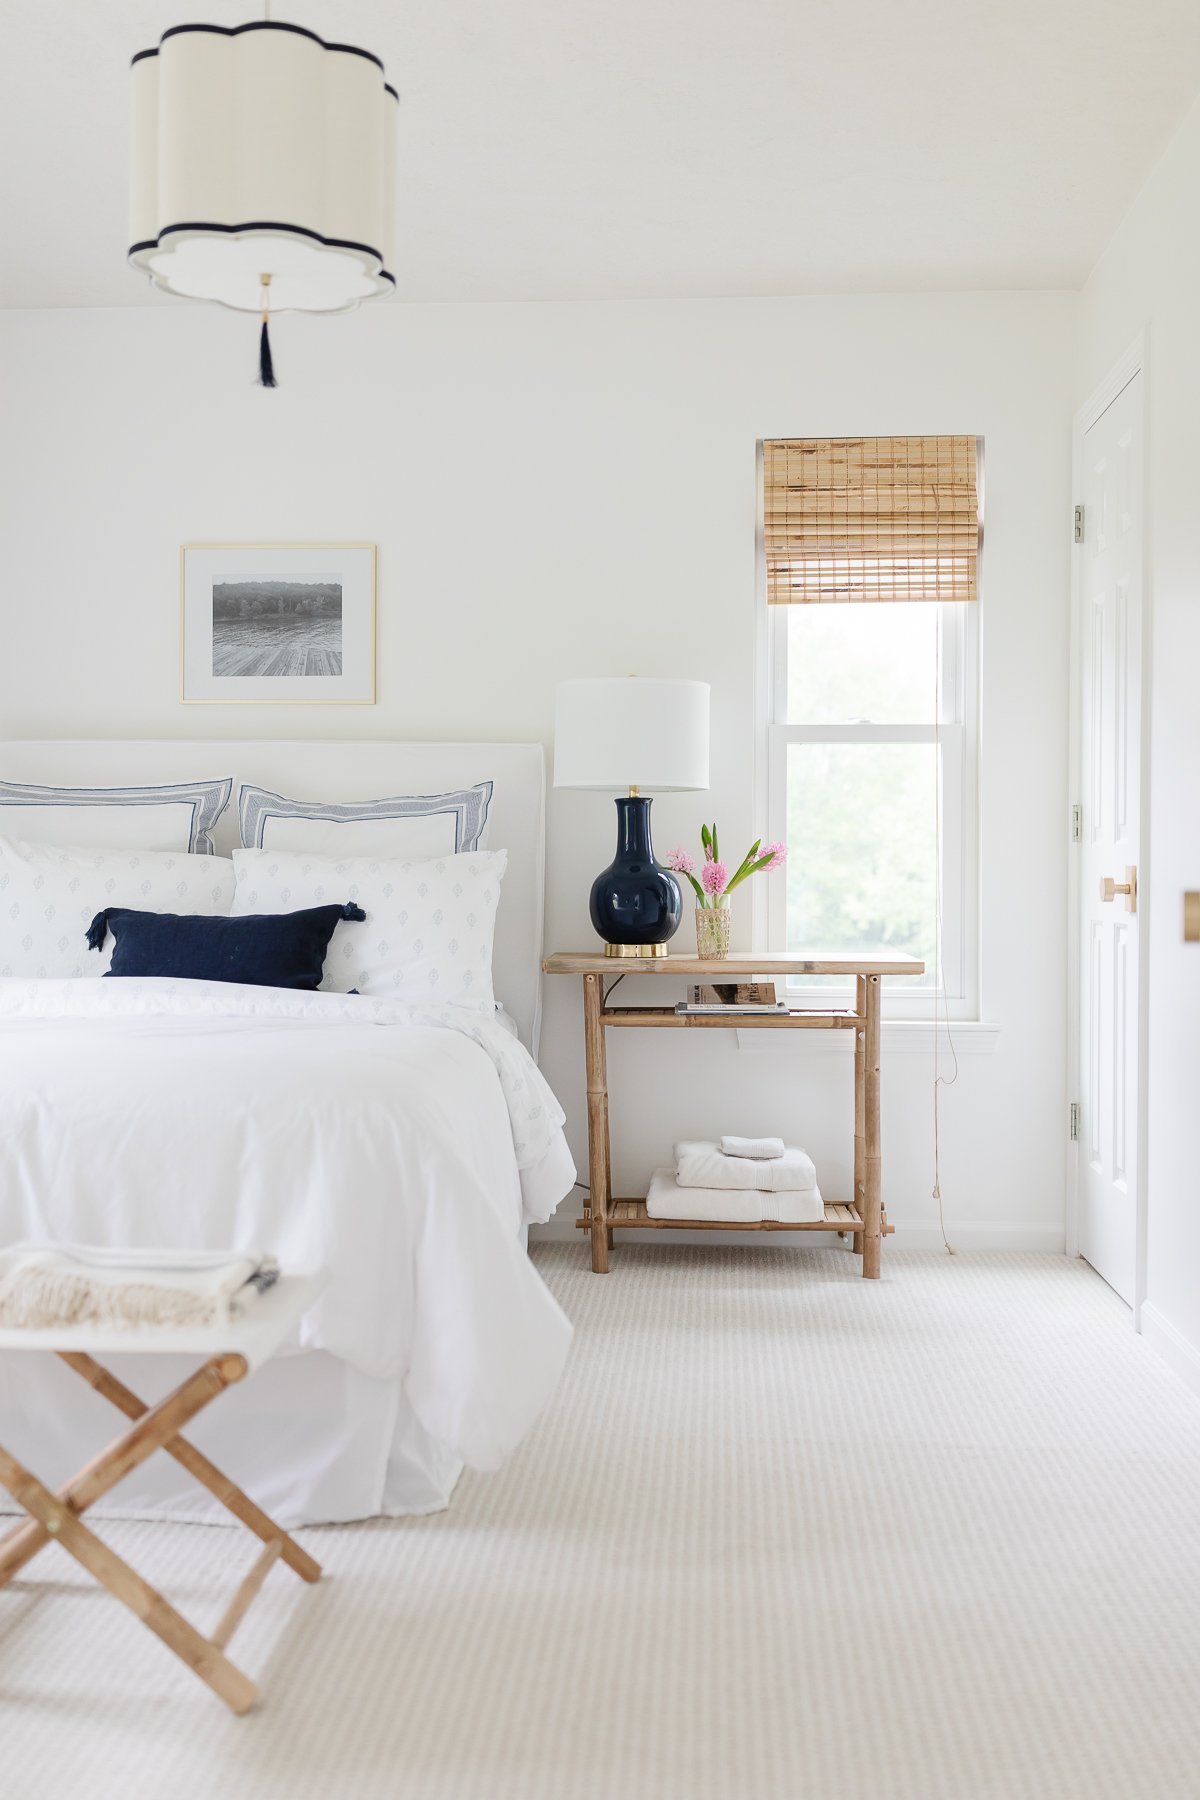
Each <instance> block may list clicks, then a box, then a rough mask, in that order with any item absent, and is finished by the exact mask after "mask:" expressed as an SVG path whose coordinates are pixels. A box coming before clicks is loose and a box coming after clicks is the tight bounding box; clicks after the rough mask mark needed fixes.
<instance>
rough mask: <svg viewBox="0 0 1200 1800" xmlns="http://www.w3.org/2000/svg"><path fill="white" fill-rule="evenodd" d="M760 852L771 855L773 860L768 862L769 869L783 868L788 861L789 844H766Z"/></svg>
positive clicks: (762, 854) (763, 854)
mask: <svg viewBox="0 0 1200 1800" xmlns="http://www.w3.org/2000/svg"><path fill="white" fill-rule="evenodd" d="M758 854H759V855H760V856H769V857H770V859H771V860H770V862H769V863H768V864H767V867H768V869H781V868H782V867H783V865H784V863H785V862H786V861H787V845H786V844H764V845H763V847H762V849H761V850H760V851H759V853H758Z"/></svg>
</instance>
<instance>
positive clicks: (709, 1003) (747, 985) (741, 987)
mask: <svg viewBox="0 0 1200 1800" xmlns="http://www.w3.org/2000/svg"><path fill="white" fill-rule="evenodd" d="M787 1010H788V1004H787V1001H786V1000H777V999H776V998H775V983H774V982H773V981H718V982H715V983H708V984H706V985H704V986H700V985H698V984H693V985H692V986H691V987H689V988H688V997H687V999H686V1000H680V1001H679V1002H678V1003H677V1005H676V1007H675V1011H676V1012H677V1013H731V1012H735V1013H745V1014H747V1015H749V1014H752V1013H785V1012H787Z"/></svg>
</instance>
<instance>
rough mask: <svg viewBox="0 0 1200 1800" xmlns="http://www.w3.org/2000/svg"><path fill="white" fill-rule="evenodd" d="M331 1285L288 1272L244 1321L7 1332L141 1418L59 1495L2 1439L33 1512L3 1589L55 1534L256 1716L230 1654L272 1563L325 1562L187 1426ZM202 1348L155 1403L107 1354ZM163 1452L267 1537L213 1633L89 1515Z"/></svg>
mask: <svg viewBox="0 0 1200 1800" xmlns="http://www.w3.org/2000/svg"><path fill="white" fill-rule="evenodd" d="M324 1285H325V1277H324V1276H323V1275H291V1276H284V1277H283V1278H282V1279H281V1280H280V1281H278V1282H277V1283H276V1285H275V1286H274V1287H273V1288H271V1289H270V1290H269V1291H268V1292H267V1293H266V1294H264V1295H263V1296H262V1298H261V1299H260V1300H258V1301H256V1302H255V1303H254V1306H253V1309H252V1310H251V1311H248V1312H247V1314H246V1315H245V1317H244V1318H241V1319H238V1320H236V1321H234V1322H233V1323H232V1324H230V1325H227V1326H222V1327H219V1328H210V1329H206V1330H203V1331H200V1330H154V1331H150V1330H131V1331H109V1330H106V1331H99V1330H96V1329H94V1328H90V1327H87V1326H71V1327H63V1328H61V1329H59V1330H45V1331H20V1330H15V1329H14V1330H0V1352H3V1351H5V1350H22V1351H29V1350H45V1351H47V1352H48V1353H50V1354H52V1355H55V1356H58V1357H59V1358H60V1359H61V1360H62V1361H63V1362H64V1363H65V1364H66V1365H67V1367H68V1368H70V1369H74V1371H75V1373H76V1374H77V1375H81V1376H82V1377H83V1379H84V1380H85V1381H86V1382H87V1383H88V1384H89V1385H90V1386H91V1387H92V1388H94V1390H95V1391H96V1393H97V1394H99V1395H101V1396H102V1397H103V1398H104V1399H105V1400H108V1401H109V1402H111V1404H112V1405H113V1406H114V1407H116V1409H117V1411H118V1412H120V1413H123V1414H124V1415H125V1417H126V1418H127V1419H129V1420H131V1421H132V1423H131V1425H130V1427H129V1429H128V1430H127V1431H125V1432H124V1433H123V1434H122V1435H121V1436H120V1437H118V1438H115V1439H114V1440H113V1442H112V1443H111V1444H109V1446H108V1448H107V1449H106V1450H102V1451H101V1452H100V1454H99V1455H98V1456H95V1457H93V1458H92V1460H91V1461H90V1462H88V1463H86V1464H85V1465H84V1467H83V1468H82V1469H80V1470H79V1472H78V1474H76V1475H73V1476H72V1477H71V1479H70V1481H68V1482H66V1483H65V1484H64V1485H63V1486H62V1487H60V1488H59V1489H58V1491H57V1493H52V1492H51V1490H50V1489H49V1488H48V1487H46V1486H45V1485H44V1484H43V1483H42V1482H41V1481H39V1480H38V1478H37V1476H36V1475H33V1474H32V1473H31V1472H30V1471H29V1470H28V1469H26V1468H25V1467H23V1465H22V1464H21V1463H20V1462H18V1461H17V1459H16V1457H15V1456H12V1455H11V1454H10V1453H9V1452H8V1451H7V1450H5V1449H4V1447H3V1446H2V1445H0V1485H2V1486H4V1487H6V1488H7V1489H8V1491H9V1493H10V1494H11V1495H12V1497H13V1499H14V1500H16V1501H17V1502H18V1504H19V1505H20V1506H21V1507H23V1508H24V1510H25V1511H26V1512H27V1513H28V1514H29V1517H28V1519H26V1520H24V1521H23V1522H22V1523H21V1524H19V1525H17V1526H16V1527H15V1528H14V1529H13V1530H11V1531H9V1532H8V1533H7V1535H6V1536H4V1537H0V1589H3V1588H4V1587H5V1586H7V1584H8V1583H9V1582H10V1581H11V1580H12V1578H13V1576H14V1575H15V1574H16V1573H17V1571H18V1570H19V1569H22V1568H24V1566H25V1564H26V1563H27V1562H29V1560H30V1558H31V1557H33V1556H36V1555H37V1553H38V1551H39V1550H42V1549H44V1548H45V1546H46V1544H47V1543H49V1542H50V1540H51V1539H56V1540H57V1541H58V1543H60V1544H61V1545H62V1547H63V1549H64V1550H65V1551H67V1553H68V1555H70V1556H73V1557H74V1558H75V1560H76V1562H78V1563H80V1564H82V1566H83V1567H84V1568H85V1569H86V1570H87V1571H88V1573H89V1574H90V1575H92V1576H94V1577H95V1579H96V1580H97V1581H98V1582H99V1583H100V1585H101V1586H102V1587H105V1588H107V1589H108V1591H109V1593H110V1594H112V1595H113V1597H114V1598H115V1599H117V1600H119V1601H120V1602H121V1603H122V1605H123V1606H127V1607H128V1608H129V1609H130V1611H131V1612H133V1613H134V1614H136V1616H137V1617H138V1618H139V1619H140V1620H141V1621H142V1623H143V1625H145V1626H146V1627H147V1628H148V1629H149V1630H150V1631H152V1632H154V1634H155V1636H156V1637H159V1638H161V1640H162V1641H163V1643H164V1644H166V1646H167V1648H168V1649H169V1650H173V1651H174V1652H175V1654H176V1656H178V1657H179V1658H180V1659H181V1660H182V1661H183V1662H184V1663H186V1664H187V1666H188V1667H189V1668H190V1669H192V1670H193V1671H194V1672H195V1674H197V1675H198V1676H199V1677H200V1679H201V1681H204V1682H207V1684H208V1686H209V1687H210V1688H212V1690H213V1692H214V1693H216V1694H217V1695H219V1696H220V1698H221V1699H222V1700H224V1702H225V1704H226V1705H227V1706H229V1707H231V1708H232V1709H233V1711H234V1712H235V1713H245V1712H249V1710H250V1708H251V1707H252V1706H253V1705H254V1703H255V1701H256V1700H257V1699H258V1689H257V1688H256V1686H255V1685H254V1683H253V1682H252V1681H251V1680H250V1678H249V1677H248V1676H247V1675H244V1674H243V1673H242V1671H241V1670H240V1669H239V1668H238V1667H237V1666H236V1665H235V1664H234V1663H232V1662H231V1661H230V1660H229V1658H228V1656H227V1655H226V1654H225V1652H226V1649H227V1647H228V1644H229V1640H230V1638H231V1637H232V1636H233V1634H234V1632H235V1631H236V1630H237V1627H238V1626H239V1625H240V1624H241V1622H242V1620H243V1618H244V1617H245V1615H246V1613H247V1611H248V1610H249V1608H250V1605H251V1603H252V1602H253V1600H254V1599H255V1596H256V1595H257V1594H258V1592H259V1589H260V1588H261V1587H262V1584H263V1582H264V1580H265V1579H266V1577H267V1575H268V1573H269V1572H270V1569H271V1567H272V1565H273V1564H274V1563H275V1562H276V1561H281V1562H285V1563H286V1564H287V1565H288V1567H289V1568H290V1569H292V1570H294V1571H295V1573H296V1574H297V1575H299V1576H300V1578H301V1580H302V1581H317V1580H318V1579H319V1578H320V1574H321V1567H320V1564H319V1563H317V1562H315V1561H314V1560H313V1558H312V1557H311V1556H309V1554H308V1552H307V1551H306V1550H302V1549H301V1548H300V1545H299V1544H297V1543H296V1541H295V1539H294V1538H292V1537H290V1536H289V1534H288V1533H287V1532H286V1531H284V1530H283V1529H282V1528H281V1527H280V1526H278V1525H276V1523H275V1521H274V1520H273V1519H271V1518H270V1517H269V1516H268V1515H267V1514H266V1513H265V1512H263V1511H262V1509H261V1508H260V1507H258V1506H256V1505H255V1504H254V1501H253V1500H251V1499H250V1498H249V1496H248V1495H247V1494H244V1493H243V1492H242V1490H241V1488H239V1487H238V1486H237V1485H236V1484H235V1483H234V1482H232V1481H230V1479H229V1477H228V1476H227V1475H224V1474H222V1472H221V1470H220V1469H218V1468H217V1467H216V1466H215V1464H213V1463H211V1462H210V1461H209V1460H208V1458H207V1457H206V1456H204V1455H203V1454H202V1453H201V1452H200V1451H199V1450H197V1449H196V1447H195V1445H194V1444H192V1443H190V1442H189V1441H188V1440H187V1439H186V1438H184V1437H182V1436H181V1435H180V1434H181V1432H182V1431H183V1429H184V1427H185V1426H186V1425H187V1424H189V1423H190V1421H191V1420H193V1419H194V1418H196V1416H197V1415H198V1414H199V1413H200V1412H202V1411H203V1410H204V1408H205V1407H206V1406H208V1405H209V1403H210V1402H211V1401H213V1400H215V1399H216V1397H217V1395H218V1394H221V1393H223V1392H224V1391H225V1389H226V1388H227V1387H230V1386H232V1385H233V1383H234V1382H237V1381H242V1380H244V1379H245V1377H246V1376H247V1375H248V1374H249V1373H250V1372H251V1370H252V1369H254V1368H257V1367H258V1366H259V1364H261V1363H263V1362H265V1361H266V1360H267V1358H268V1357H269V1356H270V1355H272V1354H273V1352H274V1351H275V1350H277V1349H278V1348H279V1346H280V1344H281V1343H282V1342H283V1340H284V1339H285V1337H286V1336H287V1335H288V1333H289V1332H290V1331H291V1330H292V1329H293V1327H294V1326H295V1325H297V1324H298V1323H299V1321H300V1319H301V1317H302V1316H303V1314H304V1313H305V1312H307V1310H308V1308H309V1307H310V1306H311V1304H312V1302H313V1300H314V1299H315V1298H316V1296H317V1294H318V1293H319V1292H320V1291H321V1289H322V1288H323V1287H324ZM138 1352H141V1353H143V1354H151V1353H152V1354H154V1355H162V1354H172V1353H176V1352H178V1353H180V1354H182V1355H200V1356H203V1357H204V1358H205V1360H204V1362H203V1363H202V1364H201V1366H200V1367H199V1368H198V1369H197V1370H196V1371H195V1373H194V1374H192V1375H189V1376H188V1377H187V1379H186V1380H185V1381H183V1382H181V1383H180V1385H179V1386H178V1387H177V1388H175V1389H174V1390H173V1391H172V1392H171V1393H169V1394H167V1395H166V1397H165V1398H164V1399H162V1400H160V1401H158V1403H157V1404H156V1405H154V1406H147V1405H146V1404H145V1402H144V1401H142V1400H140V1399H139V1398H138V1396H137V1395H136V1394H135V1393H133V1392H132V1391H131V1389H129V1388H127V1387H126V1386H125V1385H124V1383H122V1382H120V1381H118V1380H117V1378H116V1376H115V1375H112V1374H110V1372H109V1371H108V1370H107V1369H106V1368H104V1367H103V1365H102V1364H101V1363H100V1362H99V1361H97V1357H98V1356H105V1355H116V1354H120V1355H128V1354H131V1353H132V1354H137V1353H138ZM155 1450H165V1451H166V1453H167V1455H168V1456H172V1457H174V1459H175V1461H176V1462H177V1463H179V1464H181V1466H182V1467H183V1468H185V1469H186V1470H187V1471H188V1473H189V1475H192V1476H193V1477H194V1478H195V1479H196V1480H197V1481H198V1482H199V1483H200V1485H201V1486H202V1487H205V1488H207V1489H208V1491H209V1493H210V1494H213V1495H215V1497H216V1498H217V1499H218V1500H219V1501H220V1502H221V1504H222V1505H223V1506H224V1507H226V1508H227V1509H228V1511H229V1512H231V1513H232V1514H233V1516H234V1518H236V1519H238V1520H239V1521H240V1522H241V1523H242V1524H243V1525H245V1526H246V1527H247V1528H248V1529H249V1530H250V1531H251V1532H252V1533H253V1534H254V1536H255V1537H256V1538H258V1539H259V1540H260V1541H261V1543H262V1546H263V1548H262V1550H261V1551H260V1553H259V1555H258V1556H257V1558H256V1559H255V1561H254V1562H253V1564H252V1565H251V1567H250V1570H249V1572H248V1573H247V1574H246V1575H245V1576H244V1577H243V1579H242V1581H241V1582H240V1583H239V1585H238V1587H237V1589H236V1590H235V1592H234V1594H233V1597H232V1599H231V1600H230V1602H229V1604H228V1606H227V1607H226V1609H225V1611H224V1613H223V1614H222V1616H221V1619H220V1621H219V1623H218V1624H217V1626H216V1628H215V1629H214V1630H212V1631H210V1632H209V1634H208V1635H207V1636H205V1635H204V1633H203V1632H201V1631H199V1630H197V1628H196V1627H195V1626H194V1625H192V1624H190V1623H189V1621H188V1620H187V1619H185V1618H184V1617H183V1615H182V1614H181V1613H179V1612H177V1611H176V1610H175V1608H174V1607H173V1606H171V1604H170V1603H169V1602H168V1601H167V1600H165V1599H164V1598H163V1596H162V1595H161V1594H160V1593H158V1592H157V1591H156V1590H155V1589H154V1588H153V1587H151V1586H150V1584H149V1582H147V1581H144V1580H143V1579H142V1577H141V1576H140V1575H139V1574H138V1573H137V1571H136V1570H135V1569H133V1568H131V1567H130V1565H129V1564H128V1563H127V1562H125V1561H124V1560H123V1558H121V1557H120V1556H118V1555H117V1554H116V1553H115V1551H113V1550H110V1549H109V1547H108V1545H107V1544H105V1543H104V1541H103V1540H102V1539H101V1538H99V1537H97V1536H96V1534H95V1532H93V1531H91V1530H89V1528H88V1527H87V1526H86V1525H85V1524H84V1523H83V1520H82V1516H81V1515H82V1514H83V1513H85V1512H86V1511H87V1509H88V1507H90V1506H92V1505H94V1504H95V1502H96V1501H97V1500H100V1499H102V1498H103V1496H104V1495H105V1494H108V1493H110V1492H111V1491H112V1489H113V1488H114V1487H116V1485H117V1483H118V1482H120V1481H122V1480H123V1479H124V1478H125V1476H126V1475H128V1474H130V1473H131V1472H132V1471H133V1470H134V1469H136V1468H137V1467H138V1466H139V1465H140V1464H141V1463H143V1462H145V1460H146V1458H147V1457H148V1456H150V1455H152V1454H153V1452H154V1451H155Z"/></svg>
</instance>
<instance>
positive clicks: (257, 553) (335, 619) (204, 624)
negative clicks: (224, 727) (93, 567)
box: [180, 544, 375, 706]
mask: <svg viewBox="0 0 1200 1800" xmlns="http://www.w3.org/2000/svg"><path fill="white" fill-rule="evenodd" d="M180 587H181V595H182V628H181V630H182V659H181V660H182V683H183V687H182V698H183V699H184V701H186V702H189V703H201V704H203V703H208V704H222V703H223V704H235V705H236V704H237V703H239V702H241V703H243V704H249V705H258V706H261V705H270V704H271V703H272V702H276V703H279V702H287V703H290V704H292V705H296V704H301V705H304V704H318V705H319V704H321V703H324V704H327V705H336V704H341V705H359V706H364V705H368V706H369V705H371V704H372V703H373V702H374V699H375V546H374V544H185V545H184V546H183V549H182V551H181V561H180Z"/></svg>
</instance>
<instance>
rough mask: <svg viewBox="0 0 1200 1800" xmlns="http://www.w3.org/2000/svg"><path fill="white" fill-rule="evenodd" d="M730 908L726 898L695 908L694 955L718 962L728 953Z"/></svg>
mask: <svg viewBox="0 0 1200 1800" xmlns="http://www.w3.org/2000/svg"><path fill="white" fill-rule="evenodd" d="M729 924H730V909H729V903H728V901H726V900H722V901H720V902H719V903H718V904H717V905H716V906H698V907H697V908H696V955H697V956H701V957H707V958H710V959H711V960H712V961H714V962H719V961H720V960H721V958H722V957H725V956H728V955H729Z"/></svg>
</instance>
